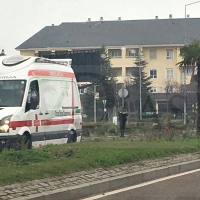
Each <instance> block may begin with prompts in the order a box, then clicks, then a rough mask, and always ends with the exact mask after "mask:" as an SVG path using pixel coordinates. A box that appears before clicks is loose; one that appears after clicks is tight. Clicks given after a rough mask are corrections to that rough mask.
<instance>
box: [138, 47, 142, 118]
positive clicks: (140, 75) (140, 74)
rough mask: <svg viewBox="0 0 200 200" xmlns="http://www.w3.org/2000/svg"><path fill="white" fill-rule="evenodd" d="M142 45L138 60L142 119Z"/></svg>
mask: <svg viewBox="0 0 200 200" xmlns="http://www.w3.org/2000/svg"><path fill="white" fill-rule="evenodd" d="M140 50H141V48H140V46H139V62H138V67H139V77H140V120H141V119H142V73H141V66H140V59H141V55H140Z"/></svg>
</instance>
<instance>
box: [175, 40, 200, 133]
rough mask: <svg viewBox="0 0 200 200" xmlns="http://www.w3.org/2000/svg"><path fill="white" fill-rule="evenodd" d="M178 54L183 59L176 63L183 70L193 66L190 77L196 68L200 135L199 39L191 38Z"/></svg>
mask: <svg viewBox="0 0 200 200" xmlns="http://www.w3.org/2000/svg"><path fill="white" fill-rule="evenodd" d="M180 55H181V56H182V58H183V60H182V61H181V62H179V63H177V65H178V66H179V68H180V69H181V70H182V71H184V70H186V69H187V68H188V67H192V68H193V73H192V77H193V76H194V71H195V68H197V79H196V80H197V126H196V130H197V135H198V136H200V41H199V40H193V42H192V43H190V44H188V45H185V46H183V47H182V48H180Z"/></svg>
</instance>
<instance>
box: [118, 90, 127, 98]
mask: <svg viewBox="0 0 200 200" xmlns="http://www.w3.org/2000/svg"><path fill="white" fill-rule="evenodd" d="M118 95H119V97H121V98H126V97H127V96H128V90H127V89H126V88H124V87H123V88H121V89H120V90H119V91H118Z"/></svg>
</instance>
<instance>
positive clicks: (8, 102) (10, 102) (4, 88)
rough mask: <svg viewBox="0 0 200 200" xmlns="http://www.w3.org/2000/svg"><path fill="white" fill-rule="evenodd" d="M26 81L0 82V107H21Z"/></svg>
mask: <svg viewBox="0 0 200 200" xmlns="http://www.w3.org/2000/svg"><path fill="white" fill-rule="evenodd" d="M25 86H26V80H0V107H20V106H21V105H22V101H23V97H24V91H25Z"/></svg>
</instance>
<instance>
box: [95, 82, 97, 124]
mask: <svg viewBox="0 0 200 200" xmlns="http://www.w3.org/2000/svg"><path fill="white" fill-rule="evenodd" d="M96 107H97V102H96V85H95V84H94V123H96V122H97V108H96Z"/></svg>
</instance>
